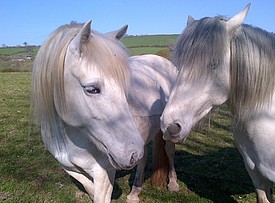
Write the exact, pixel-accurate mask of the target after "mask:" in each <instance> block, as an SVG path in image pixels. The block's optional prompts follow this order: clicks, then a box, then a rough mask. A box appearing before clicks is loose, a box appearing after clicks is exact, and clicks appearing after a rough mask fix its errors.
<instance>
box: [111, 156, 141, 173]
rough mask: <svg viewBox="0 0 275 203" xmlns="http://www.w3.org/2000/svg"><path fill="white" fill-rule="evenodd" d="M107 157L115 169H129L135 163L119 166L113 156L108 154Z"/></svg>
mask: <svg viewBox="0 0 275 203" xmlns="http://www.w3.org/2000/svg"><path fill="white" fill-rule="evenodd" d="M108 159H109V162H110V164H111V165H112V166H113V167H114V168H115V169H116V170H122V169H124V170H130V169H132V168H134V167H135V166H136V164H137V163H136V164H134V165H132V166H121V165H120V164H118V163H117V162H116V161H115V159H114V158H113V156H112V155H111V154H108Z"/></svg>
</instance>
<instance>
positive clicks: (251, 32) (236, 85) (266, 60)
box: [230, 24, 275, 118]
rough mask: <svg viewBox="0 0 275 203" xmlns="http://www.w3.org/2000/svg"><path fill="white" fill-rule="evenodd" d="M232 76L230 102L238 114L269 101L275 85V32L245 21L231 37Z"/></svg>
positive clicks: (246, 112) (242, 115) (243, 116)
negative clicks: (269, 31)
mask: <svg viewBox="0 0 275 203" xmlns="http://www.w3.org/2000/svg"><path fill="white" fill-rule="evenodd" d="M230 77H231V93H230V104H231V108H232V110H233V113H234V114H235V115H237V117H239V118H246V117H247V116H248V115H249V114H250V113H251V112H254V111H257V110H258V109H260V108H261V107H262V106H263V105H266V104H267V103H269V102H270V101H271V99H272V96H273V94H274V88H275V36H274V35H273V34H271V33H268V32H267V31H264V30H262V29H260V28H256V27H253V26H250V25H246V24H243V25H242V26H241V27H240V28H239V29H238V30H237V31H236V33H235V35H234V36H233V38H232V40H231V64H230Z"/></svg>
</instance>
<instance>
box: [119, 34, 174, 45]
mask: <svg viewBox="0 0 275 203" xmlns="http://www.w3.org/2000/svg"><path fill="white" fill-rule="evenodd" d="M178 36H179V35H142V36H129V37H125V38H123V39H122V42H123V44H124V45H125V46H126V47H130V48H131V47H141V46H143V47H167V46H168V45H169V43H174V42H175V41H176V39H177V37H178Z"/></svg>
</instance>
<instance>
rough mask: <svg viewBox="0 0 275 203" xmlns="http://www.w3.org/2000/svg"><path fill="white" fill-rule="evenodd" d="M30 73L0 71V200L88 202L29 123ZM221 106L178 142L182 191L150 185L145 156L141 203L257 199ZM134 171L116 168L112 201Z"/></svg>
mask: <svg viewBox="0 0 275 203" xmlns="http://www.w3.org/2000/svg"><path fill="white" fill-rule="evenodd" d="M30 80H31V73H0V109H1V111H0V174H1V175H0V183H1V184H0V202H1V201H3V202H5V203H6V202H9V203H13V202H24V203H25V202H26V203H27V202H58V203H59V202H60V203H61V202H89V198H88V197H87V196H86V195H83V194H82V193H80V192H79V191H80V190H79V189H78V188H77V187H76V186H75V184H74V183H73V181H72V179H71V178H70V177H69V176H68V175H67V174H66V173H65V172H63V171H62V169H61V167H60V165H59V164H58V162H57V161H56V160H55V159H54V157H52V156H51V155H50V154H49V153H48V152H47V151H46V150H45V149H44V146H43V144H42V141H41V136H40V133H39V130H37V129H33V128H30V124H29V120H30V115H29V112H30V109H29V106H30ZM230 126H231V124H230V113H229V111H228V109H227V108H226V107H224V106H222V107H220V108H219V109H217V110H216V111H215V112H214V113H213V114H212V115H211V117H210V120H209V119H206V120H205V122H204V123H203V124H201V125H200V127H199V128H198V129H197V130H196V131H195V132H193V133H192V134H191V135H190V136H189V138H188V139H187V141H186V142H185V143H184V144H183V145H177V151H176V154H175V163H176V171H177V174H178V182H179V184H180V191H179V192H177V193H170V192H168V190H167V189H166V188H153V187H152V186H151V185H150V173H151V168H152V166H151V162H152V158H151V156H149V161H148V165H147V167H146V177H145V184H144V188H143V191H142V193H141V195H140V198H141V202H146V203H147V202H148V203H149V202H150V203H154V202H167V203H174V202H187V203H194V202H200V203H209V202H215V203H216V202H224V203H226V202H255V194H254V188H253V186H252V182H251V181H250V178H249V176H248V174H247V172H246V170H245V168H244V164H243V161H242V159H241V156H240V154H239V153H238V151H237V149H236V148H235V146H234V144H233V138H232V133H231V130H230V128H231V127H230ZM133 178H134V171H133V170H132V171H118V172H117V176H116V181H115V186H114V191H113V200H112V202H116V203H121V202H125V199H126V196H127V194H128V192H129V191H130V185H129V184H132V181H133Z"/></svg>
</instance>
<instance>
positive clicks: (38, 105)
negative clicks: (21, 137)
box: [31, 24, 130, 130]
mask: <svg viewBox="0 0 275 203" xmlns="http://www.w3.org/2000/svg"><path fill="white" fill-rule="evenodd" d="M82 27H83V24H69V25H63V26H61V27H59V28H58V29H56V30H55V31H54V32H53V33H52V34H51V35H50V36H49V37H48V38H47V39H46V40H45V42H44V43H43V45H42V46H41V47H40V49H39V51H38V53H37V55H36V58H35V62H34V66H33V76H32V90H31V91H32V96H31V98H32V109H33V113H34V117H35V118H36V121H37V122H38V123H40V122H41V119H45V120H46V121H47V122H48V124H49V126H51V127H52V128H56V127H57V126H55V125H56V124H55V123H56V118H55V117H56V116H57V115H58V114H57V112H58V111H57V108H59V107H60V104H61V108H65V106H64V104H65V103H66V102H65V96H64V68H66V67H65V58H66V53H67V49H68V46H69V44H70V42H71V41H72V40H73V38H74V37H75V36H76V35H77V34H78V33H79V32H80V30H81V28H82ZM81 51H82V52H81V57H83V59H84V60H85V61H87V62H88V63H90V64H92V65H91V66H90V67H100V68H98V71H99V72H100V73H101V74H102V75H104V77H105V78H107V79H108V78H109V79H113V80H114V81H115V82H116V83H117V84H118V85H119V86H120V87H121V88H122V89H125V91H126V89H127V88H128V85H129V84H128V81H129V77H130V72H129V67H128V62H127V57H128V55H127V52H126V50H125V48H124V47H123V46H122V44H121V43H120V42H119V41H118V40H116V39H111V38H109V37H108V36H107V35H104V34H100V33H98V32H95V31H92V34H91V37H90V39H89V42H88V43H87V44H86V45H85V46H84V47H83V48H82V50H81ZM103 56H104V58H103ZM61 111H63V112H64V109H62V110H61ZM65 111H66V110H65ZM52 130H54V129H52Z"/></svg>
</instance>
